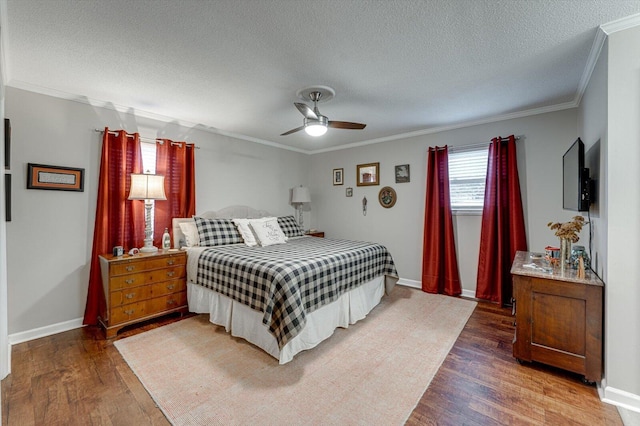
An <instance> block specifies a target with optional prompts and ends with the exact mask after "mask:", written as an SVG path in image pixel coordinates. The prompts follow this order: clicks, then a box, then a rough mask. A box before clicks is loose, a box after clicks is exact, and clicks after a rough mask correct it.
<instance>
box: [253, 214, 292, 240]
mask: <svg viewBox="0 0 640 426" xmlns="http://www.w3.org/2000/svg"><path fill="white" fill-rule="evenodd" d="M249 224H250V225H251V228H252V229H253V232H254V233H255V234H256V237H257V239H258V243H259V244H260V245H261V246H263V247H266V246H270V245H273V244H284V243H286V242H287V236H286V235H284V233H283V232H282V229H280V226H279V225H278V218H276V217H263V218H262V219H250V220H249Z"/></svg>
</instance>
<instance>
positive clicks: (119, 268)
mask: <svg viewBox="0 0 640 426" xmlns="http://www.w3.org/2000/svg"><path fill="white" fill-rule="evenodd" d="M186 263H187V254H186V252H183V251H163V250H160V251H158V252H157V253H140V254H136V255H133V256H129V255H124V256H117V257H114V256H113V255H111V254H104V255H101V256H100V271H101V273H102V288H103V291H104V297H105V301H106V306H103V307H101V309H100V315H99V317H98V321H99V322H100V324H101V325H102V326H103V327H104V329H105V333H106V336H107V338H111V337H114V336H115V335H116V334H117V333H118V331H119V330H120V329H121V328H122V327H125V326H127V325H130V324H135V323H137V322H141V321H145V320H148V319H151V318H155V317H159V316H162V315H166V314H168V313H171V312H182V313H185V312H187V311H188V307H187V278H186V277H187V273H186Z"/></svg>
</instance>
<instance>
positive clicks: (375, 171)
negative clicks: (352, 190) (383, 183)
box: [356, 163, 380, 186]
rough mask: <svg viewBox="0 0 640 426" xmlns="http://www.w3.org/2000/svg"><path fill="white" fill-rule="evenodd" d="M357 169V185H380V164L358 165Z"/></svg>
mask: <svg viewBox="0 0 640 426" xmlns="http://www.w3.org/2000/svg"><path fill="white" fill-rule="evenodd" d="M356 167H357V169H356V175H357V181H356V183H357V185H358V186H370V185H380V180H379V179H380V163H369V164H358V165H357V166H356Z"/></svg>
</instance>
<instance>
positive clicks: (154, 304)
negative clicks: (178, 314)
mask: <svg viewBox="0 0 640 426" xmlns="http://www.w3.org/2000/svg"><path fill="white" fill-rule="evenodd" d="M146 303H147V312H148V313H149V314H155V313H158V312H164V311H168V310H170V309H175V308H179V307H180V306H185V305H186V304H187V292H186V291H182V292H180V293H173V294H169V295H167V296H161V297H156V298H153V299H149V300H147V302H146Z"/></svg>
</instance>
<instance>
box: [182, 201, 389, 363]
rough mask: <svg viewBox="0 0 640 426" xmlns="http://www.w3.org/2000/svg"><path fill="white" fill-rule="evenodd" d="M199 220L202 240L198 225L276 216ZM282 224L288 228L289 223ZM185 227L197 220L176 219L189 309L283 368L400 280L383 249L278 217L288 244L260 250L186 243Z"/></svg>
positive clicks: (230, 243) (233, 243) (252, 213)
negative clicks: (321, 234)
mask: <svg viewBox="0 0 640 426" xmlns="http://www.w3.org/2000/svg"><path fill="white" fill-rule="evenodd" d="M197 216H198V217H197V218H196V219H195V221H197V222H198V223H197V225H198V226H199V227H200V228H199V230H200V237H201V238H202V235H203V233H204V234H206V229H205V230H204V231H203V228H202V226H204V225H203V223H208V222H216V221H218V222H226V221H229V220H232V219H233V220H235V222H234V223H236V224H237V223H241V222H242V220H241V219H245V222H246V220H247V219H258V218H264V217H271V218H273V217H274V216H272V215H270V214H269V213H268V212H266V211H262V210H255V209H252V208H250V207H246V206H233V207H229V208H226V209H223V210H220V211H217V212H206V213H203V214H201V215H197ZM287 219H289V220H291V221H293V222H292V223H290V224H287V223H286V220H287ZM280 220H284V222H280ZM190 222H194V219H193V218H175V219H173V239H174V247H175V248H181V249H184V250H186V251H187V300H188V304H189V310H190V311H191V312H195V313H203V314H209V320H210V321H211V322H212V323H214V324H217V325H220V326H223V327H224V328H225V329H226V330H227V332H229V333H231V335H233V336H236V337H241V338H243V339H245V340H247V341H249V342H250V343H252V344H254V345H256V346H258V347H260V348H261V349H263V350H264V351H265V352H267V353H268V354H270V355H272V356H273V357H275V358H276V359H277V360H278V362H279V363H280V364H285V363H287V362H289V361H291V360H292V359H293V357H294V356H295V355H296V354H297V353H299V352H301V351H303V350H307V349H311V348H313V347H315V346H317V345H318V344H319V343H320V342H322V341H323V340H325V339H327V338H329V337H330V336H331V335H332V334H333V332H334V330H335V329H336V328H337V327H343V328H347V327H348V326H349V325H350V324H354V323H355V322H357V321H359V320H361V319H363V318H365V317H366V315H367V314H368V313H369V312H370V311H371V310H372V309H373V308H374V307H375V306H376V305H378V304H379V303H380V300H381V299H382V297H383V296H384V294H385V293H388V292H390V291H391V289H392V288H393V286H394V285H395V283H396V281H397V277H398V275H397V272H396V269H395V266H394V263H393V259H392V258H391V255H390V253H389V252H388V251H387V249H386V248H385V247H384V246H382V245H380V244H374V243H367V242H360V241H348V240H339V239H329V238H316V237H311V236H305V235H303V234H302V233H301V232H298V231H299V229H297V230H294V228H297V224H295V219H293V217H281V218H278V222H279V223H280V224H281V228H282V229H284V230H285V231H286V232H289V235H291V236H290V237H289V238H287V239H286V242H285V243H278V244H272V245H267V244H265V245H264V246H262V245H254V246H248V245H247V244H248V240H245V241H244V242H243V241H242V239H241V241H240V242H237V240H225V243H224V244H220V245H215V246H213V247H211V246H204V247H203V246H200V245H194V244H193V241H191V242H190V243H189V244H186V242H187V241H188V240H189V238H191V239H192V240H193V238H197V237H194V236H193V235H191V236H189V234H190V233H191V230H192V229H193V226H192V225H189V226H186V224H187V223H190ZM253 225H254V226H255V222H253ZM240 228H241V227H240V226H238V229H240ZM252 229H253V228H252ZM183 231H184V232H183ZM292 231H295V232H293V233H292ZM254 234H256V233H255V232H254ZM243 235H244V236H245V237H246V235H245V234H243ZM256 235H257V234H256ZM216 238H220V232H217V233H216ZM200 242H201V243H203V244H206V242H203V241H200ZM263 242H264V241H263ZM187 245H188V247H185V246H187Z"/></svg>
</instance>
